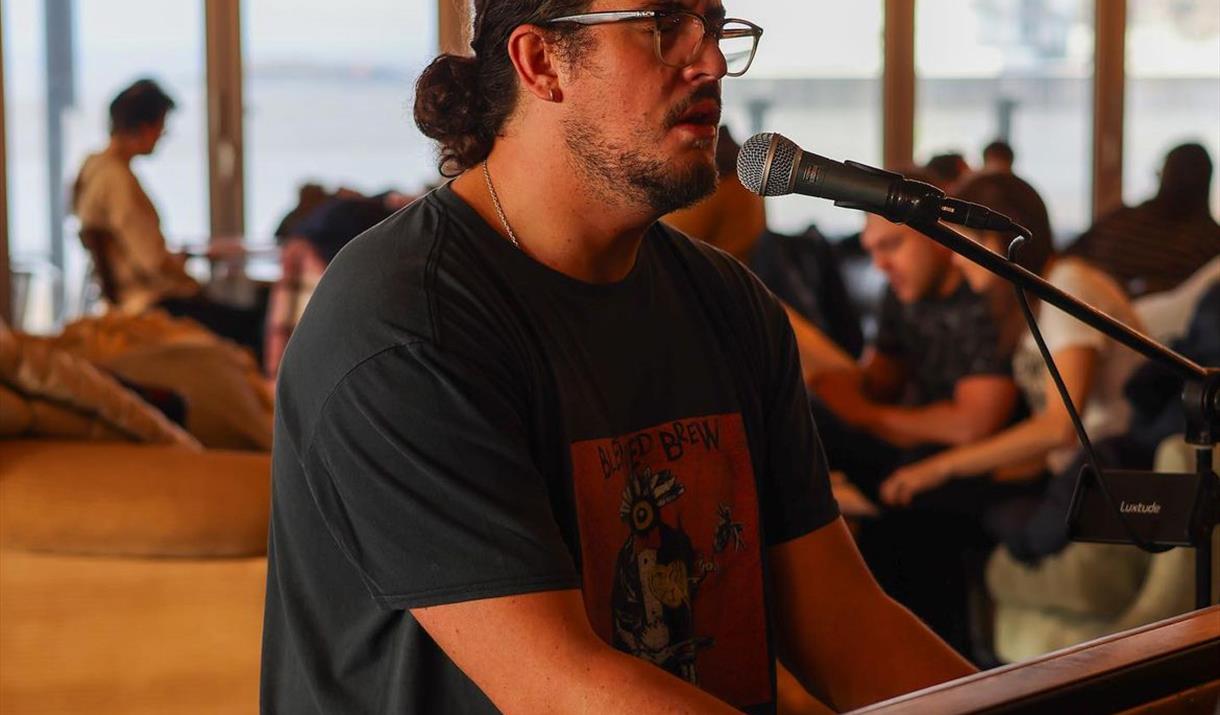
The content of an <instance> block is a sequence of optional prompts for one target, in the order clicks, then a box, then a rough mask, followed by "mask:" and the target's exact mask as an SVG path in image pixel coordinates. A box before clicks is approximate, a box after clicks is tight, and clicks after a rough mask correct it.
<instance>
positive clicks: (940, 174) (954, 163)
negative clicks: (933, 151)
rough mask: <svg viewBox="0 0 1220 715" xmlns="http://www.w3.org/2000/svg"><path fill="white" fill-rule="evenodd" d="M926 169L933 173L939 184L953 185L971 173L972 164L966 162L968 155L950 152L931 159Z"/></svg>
mask: <svg viewBox="0 0 1220 715" xmlns="http://www.w3.org/2000/svg"><path fill="white" fill-rule="evenodd" d="M924 171H927V172H928V173H929V174H931V175H932V176H933V177H934V178H935V179H936V183H937V184H939V185H941V186H953V185H954V184H956V183H957V182H959V181H961V180H962V179H963V178H965V177H966V176H968V175H969V174H970V165H969V164H967V163H966V157H964V156H962V155H961V154H960V153H959V152H949V153H946V154H937V155H936V156H934V157H932V158H931V159H929V160H928V163H927V164H926V165H925V166H924Z"/></svg>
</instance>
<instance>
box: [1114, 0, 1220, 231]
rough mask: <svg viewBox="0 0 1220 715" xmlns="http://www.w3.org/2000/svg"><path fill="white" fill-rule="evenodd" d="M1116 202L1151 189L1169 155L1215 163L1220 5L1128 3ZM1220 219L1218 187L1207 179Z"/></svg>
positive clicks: (1219, 135)
mask: <svg viewBox="0 0 1220 715" xmlns="http://www.w3.org/2000/svg"><path fill="white" fill-rule="evenodd" d="M1127 10H1128V15H1127V97H1126V105H1125V107H1126V108H1125V114H1126V132H1125V136H1124V147H1123V202H1124V203H1127V204H1130V205H1134V204H1138V203H1140V202H1142V201H1144V200H1146V199H1148V198H1150V197H1152V196H1153V195H1154V194H1155V193H1156V190H1157V184H1158V179H1157V172H1158V171H1160V169H1161V164H1162V162H1163V161H1164V159H1165V154H1166V153H1168V151H1169V150H1170V149H1172V148H1173V147H1175V146H1177V145H1178V144H1182V143H1185V142H1198V143H1200V144H1202V145H1203V146H1204V147H1206V148H1207V151H1208V153H1210V154H1211V157H1212V162H1213V164H1216V163H1220V0H1173V1H1172V2H1171V1H1169V0H1130V1H1129V3H1128V5H1127ZM1212 190H1213V194H1212V212H1213V213H1216V215H1218V216H1220V181H1216V180H1215V179H1213V180H1212Z"/></svg>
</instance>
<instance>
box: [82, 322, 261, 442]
mask: <svg viewBox="0 0 1220 715" xmlns="http://www.w3.org/2000/svg"><path fill="white" fill-rule="evenodd" d="M103 364H104V365H105V367H106V368H107V369H109V370H111V371H113V372H114V373H116V374H118V375H121V376H122V377H123V378H125V379H127V380H131V381H133V382H138V383H140V384H142V385H147V386H157V387H162V388H166V389H170V390H173V391H174V392H175V393H177V394H179V395H181V396H182V398H183V399H184V400H185V401H186V428H187V430H188V431H189V432H190V433H191V434H192V435H194V436H195V438H196V439H198V440H199V441H200V442H202V443H203V445H204V446H205V447H208V448H213V449H254V450H264V451H266V450H270V449H271V431H272V422H273V410H272V408H271V405H270V403H269V402H268V401H267V400H266V399H265V396H264V395H263V394H261V392H260V387H261V386H260V385H257V384H253V383H252V382H251V372H250V370H249V369H248V366H247V365H244V364H242V363H241V362H239V361H236V360H234V359H233V352H232V351H231V350H229V349H228V348H227V347H226V346H223V345H219V344H217V345H192V344H167V345H144V346H139V347H135V348H133V349H131V350H128V351H126V352H124V353H122V354H120V355H117V356H115V357H113V358H110V359H108V360H106V361H105V362H104V363H103ZM254 375H255V376H257V373H254Z"/></svg>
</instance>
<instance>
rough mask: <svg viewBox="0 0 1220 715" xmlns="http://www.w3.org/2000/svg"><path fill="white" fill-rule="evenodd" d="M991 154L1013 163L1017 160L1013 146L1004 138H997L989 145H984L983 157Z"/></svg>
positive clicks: (985, 157)
mask: <svg viewBox="0 0 1220 715" xmlns="http://www.w3.org/2000/svg"><path fill="white" fill-rule="evenodd" d="M989 156H994V157H995V158H997V159H999V160H1001V161H1004V162H1007V163H1009V164H1011V163H1012V162H1013V161H1015V160H1016V155H1015V154H1014V153H1013V151H1012V146H1011V145H1010V144H1009V143H1008V142H1006V141H1004V140H1003V139H996V140H995V141H993V142H991V143H990V144H988V145H987V146H985V147H983V159H984V160H985V159H987V157H989Z"/></svg>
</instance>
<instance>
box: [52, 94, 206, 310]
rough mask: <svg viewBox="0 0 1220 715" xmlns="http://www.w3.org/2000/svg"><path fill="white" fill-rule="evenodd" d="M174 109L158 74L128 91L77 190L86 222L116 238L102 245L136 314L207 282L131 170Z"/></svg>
mask: <svg viewBox="0 0 1220 715" xmlns="http://www.w3.org/2000/svg"><path fill="white" fill-rule="evenodd" d="M173 108H174V101H173V100H172V99H171V98H170V97H169V96H168V95H167V94H165V92H164V91H163V90H162V89H161V88H160V87H159V86H158V85H157V84H156V82H154V81H152V80H148V79H142V80H139V81H137V82H135V83H134V84H132V85H131V86H130V87H128V88H127V89H124V90H123V91H122V92H120V93H119V95H118V96H117V97H115V99H114V101H113V102H111V104H110V143H109V144H108V145H107V146H106V148H105V149H103V150H102V151H100V152H98V153H96V154H91V155H90V156H89V157H87V158H86V159H85V161H84V164H83V165H82V166H81V169H80V173H79V175H78V177H77V180H76V186H75V189H74V192H73V204H74V210H75V213H76V215H77V217H78V218H79V219H80V222H81V227H82V228H83V229H86V230H89V229H93V230H100V231H105V232H106V233H108V234H109V235H110V236H111V237H113V240H112V241H110V242H108V243H107V244H106V245H105V246H104V247H103V248H102V250H106V251H107V256H106V258H107V259H108V263H109V265H110V270H111V272H112V275H113V279H114V287H115V292H116V293H117V295H116V296H114V299H115V300H114V302H115V305H114V306H113V307H115V308H118V309H120V310H122V311H124V312H128V313H140V312H143V311H144V310H146V309H148V308H149V307H151V306H153V305H155V304H157V303H159V302H161V301H162V300H164V299H167V298H169V299H172V298H190V297H192V296H195V295H197V294H198V293H199V284H198V283H196V282H195V280H194V279H193V278H191V277H190V276H189V275H187V273H186V271H185V270H184V268H183V264H184V262H185V258H184V257H183V256H181V255H178V254H174V253H171V252H170V251H169V249H168V248H166V245H165V236H164V235H162V233H161V220H160V217H159V216H158V215H157V209H156V207H155V206H154V205H153V202H152V200H151V199H149V197H148V194H146V193H145V192H144V189H143V187H142V186H140V181H139V179H137V178H136V175H135V174H134V173H133V172H132V170H131V160H132V159H134V158H135V157H137V156H145V155H148V154H152V153H153V151H154V150H156V147H157V142H158V140H160V138H161V136H162V134H164V131H165V117H166V114H168V113H169V111H170V110H171V109H173Z"/></svg>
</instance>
